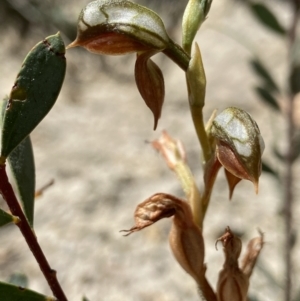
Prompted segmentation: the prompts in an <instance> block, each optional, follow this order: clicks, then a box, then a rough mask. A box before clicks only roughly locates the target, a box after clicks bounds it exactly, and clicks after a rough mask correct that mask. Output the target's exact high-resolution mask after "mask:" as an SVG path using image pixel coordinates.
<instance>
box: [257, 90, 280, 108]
mask: <svg viewBox="0 0 300 301" xmlns="http://www.w3.org/2000/svg"><path fill="white" fill-rule="evenodd" d="M255 92H256V94H257V95H258V96H259V97H260V99H261V100H262V101H263V102H264V103H266V104H267V105H269V106H271V107H272V108H273V109H275V110H276V111H278V112H280V107H279V105H278V103H277V100H276V99H275V98H274V96H273V95H272V94H271V92H270V91H268V89H266V88H263V87H256V88H255Z"/></svg>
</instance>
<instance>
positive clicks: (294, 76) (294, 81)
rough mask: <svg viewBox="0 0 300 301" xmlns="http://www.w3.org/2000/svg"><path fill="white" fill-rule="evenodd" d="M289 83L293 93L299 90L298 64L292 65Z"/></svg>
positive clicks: (299, 72) (299, 66)
mask: <svg viewBox="0 0 300 301" xmlns="http://www.w3.org/2000/svg"><path fill="white" fill-rule="evenodd" d="M289 84H290V89H291V92H292V93H293V94H297V93H299V92H300V65H298V66H293V68H292V70H291V74H290V78H289Z"/></svg>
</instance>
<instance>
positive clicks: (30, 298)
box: [0, 282, 56, 301]
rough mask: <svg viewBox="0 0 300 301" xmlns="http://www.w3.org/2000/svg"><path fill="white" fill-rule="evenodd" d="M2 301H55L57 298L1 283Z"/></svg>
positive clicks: (0, 294)
mask: <svg viewBox="0 0 300 301" xmlns="http://www.w3.org/2000/svg"><path fill="white" fill-rule="evenodd" d="M0 296H1V301H55V300H56V299H55V298H52V297H47V296H44V295H41V294H39V293H37V292H34V291H31V290H28V289H24V288H22V287H19V286H15V285H11V284H8V283H4V282H0Z"/></svg>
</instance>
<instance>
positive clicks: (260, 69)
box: [250, 59, 279, 92]
mask: <svg viewBox="0 0 300 301" xmlns="http://www.w3.org/2000/svg"><path fill="white" fill-rule="evenodd" d="M250 65H251V67H252V70H253V71H254V72H255V73H256V74H257V75H258V76H259V77H260V78H261V79H262V80H263V82H264V83H263V84H264V86H266V87H268V88H269V89H271V90H272V91H275V92H279V89H278V85H277V84H276V83H275V81H274V79H273V77H272V75H271V74H270V72H269V71H268V70H267V68H266V67H265V66H264V65H263V64H262V63H261V62H260V61H259V60H258V59H252V60H251V61H250Z"/></svg>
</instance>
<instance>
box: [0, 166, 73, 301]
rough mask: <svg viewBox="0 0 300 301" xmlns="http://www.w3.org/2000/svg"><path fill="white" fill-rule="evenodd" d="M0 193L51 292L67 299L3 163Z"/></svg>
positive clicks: (60, 298)
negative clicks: (15, 218) (16, 220)
mask: <svg viewBox="0 0 300 301" xmlns="http://www.w3.org/2000/svg"><path fill="white" fill-rule="evenodd" d="M0 193H1V194H2V196H3V198H4V200H5V201H6V203H7V205H8V207H9V209H10V211H11V213H12V214H13V215H15V216H17V217H19V219H20V222H18V223H17V224H16V225H17V226H18V227H19V229H20V231H21V233H22V234H23V236H24V238H25V240H26V242H27V244H28V246H29V248H30V250H31V252H32V253H33V256H34V257H35V259H36V261H37V262H38V264H39V266H40V269H41V271H42V273H43V274H44V276H45V278H46V280H47V282H48V284H49V286H50V288H51V290H52V292H53V295H54V296H55V297H56V298H57V299H58V301H68V300H67V298H66V296H65V293H64V292H63V290H62V288H61V286H60V284H59V282H58V280H57V277H56V271H55V270H53V269H52V268H51V267H50V265H49V263H48V261H47V259H46V257H45V255H44V253H43V251H42V249H41V247H40V245H39V243H38V241H37V238H36V236H35V233H34V231H33V229H32V228H31V227H30V225H29V223H28V221H27V219H26V217H25V215H24V213H23V211H22V209H21V207H20V205H19V202H18V200H17V198H16V196H15V193H14V191H13V189H12V186H11V184H10V183H9V180H8V177H7V173H6V170H5V165H4V164H3V165H2V164H1V165H0Z"/></svg>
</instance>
